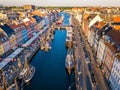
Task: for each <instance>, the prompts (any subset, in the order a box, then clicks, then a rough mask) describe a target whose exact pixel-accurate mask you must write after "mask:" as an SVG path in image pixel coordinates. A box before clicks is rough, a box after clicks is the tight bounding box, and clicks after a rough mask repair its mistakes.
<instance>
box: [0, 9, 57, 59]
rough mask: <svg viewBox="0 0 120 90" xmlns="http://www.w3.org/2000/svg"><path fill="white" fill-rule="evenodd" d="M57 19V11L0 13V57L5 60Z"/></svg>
mask: <svg viewBox="0 0 120 90" xmlns="http://www.w3.org/2000/svg"><path fill="white" fill-rule="evenodd" d="M57 17H58V11H57V10H42V11H41V10H32V11H21V12H0V57H1V58H5V57H6V56H8V55H9V54H10V53H11V52H13V51H14V50H16V49H17V48H18V47H21V45H23V44H24V43H25V42H27V41H28V40H29V39H30V38H32V37H33V36H34V34H35V33H36V32H39V31H40V30H42V29H43V27H45V26H50V25H51V24H52V23H53V22H54V21H55V20H56V19H57Z"/></svg>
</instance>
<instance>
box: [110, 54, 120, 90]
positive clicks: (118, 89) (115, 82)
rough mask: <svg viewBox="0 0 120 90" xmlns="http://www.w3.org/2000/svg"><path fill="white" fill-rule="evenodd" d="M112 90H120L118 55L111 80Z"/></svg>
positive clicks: (119, 57)
mask: <svg viewBox="0 0 120 90" xmlns="http://www.w3.org/2000/svg"><path fill="white" fill-rule="evenodd" d="M109 81H110V86H111V89H112V90H120V55H116V57H115V60H114V64H113V67H112V71H111V75H110V78H109Z"/></svg>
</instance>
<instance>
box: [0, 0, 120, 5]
mask: <svg viewBox="0 0 120 90" xmlns="http://www.w3.org/2000/svg"><path fill="white" fill-rule="evenodd" d="M119 3H120V0H60V1H58V0H31V1H29V0H16V1H15V0H0V4H3V5H7V6H23V5H26V4H33V5H36V6H120V5H119Z"/></svg>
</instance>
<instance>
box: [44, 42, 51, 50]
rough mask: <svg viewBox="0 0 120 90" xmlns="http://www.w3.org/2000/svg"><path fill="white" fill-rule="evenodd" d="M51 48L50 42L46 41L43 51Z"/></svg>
mask: <svg viewBox="0 0 120 90" xmlns="http://www.w3.org/2000/svg"><path fill="white" fill-rule="evenodd" d="M51 48H52V47H51V46H50V43H49V42H47V41H46V43H45V51H48V50H49V49H51Z"/></svg>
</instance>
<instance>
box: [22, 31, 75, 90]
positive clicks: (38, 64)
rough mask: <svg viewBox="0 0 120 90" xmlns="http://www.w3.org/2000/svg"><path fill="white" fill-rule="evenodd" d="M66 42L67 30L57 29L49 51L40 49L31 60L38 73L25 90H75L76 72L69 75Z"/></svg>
mask: <svg viewBox="0 0 120 90" xmlns="http://www.w3.org/2000/svg"><path fill="white" fill-rule="evenodd" d="M65 43H66V31H65V30H56V31H55V38H54V40H53V42H52V49H51V50H50V51H48V52H45V51H38V53H37V54H36V55H35V56H34V58H33V59H32V60H31V64H32V65H33V66H35V68H36V73H35V75H34V77H33V78H32V80H31V81H30V82H29V84H27V85H25V87H24V90H75V80H74V72H72V74H71V75H68V73H67V71H66V68H65V60H66V54H67V49H66V47H65ZM69 86H71V89H69Z"/></svg>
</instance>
